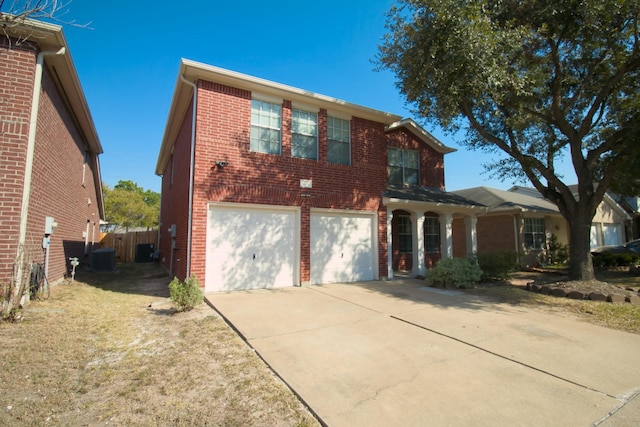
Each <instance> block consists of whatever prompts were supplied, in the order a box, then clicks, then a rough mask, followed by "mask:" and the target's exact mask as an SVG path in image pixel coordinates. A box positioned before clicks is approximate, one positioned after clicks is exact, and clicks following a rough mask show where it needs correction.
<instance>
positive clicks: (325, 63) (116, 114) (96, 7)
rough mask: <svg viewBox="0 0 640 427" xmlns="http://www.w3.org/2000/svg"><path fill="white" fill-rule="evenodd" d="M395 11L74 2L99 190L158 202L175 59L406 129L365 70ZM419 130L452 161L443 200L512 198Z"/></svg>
mask: <svg viewBox="0 0 640 427" xmlns="http://www.w3.org/2000/svg"><path fill="white" fill-rule="evenodd" d="M391 4H392V0H341V1H338V0H325V1H323V2H299V1H291V0H280V1H246V0H245V1H243V0H237V1H217V0H213V1H196V0H184V1H182V2H180V3H176V2H174V1H172V2H169V1H164V0H161V1H146V0H142V1H122V0H113V1H109V2H103V1H95V0H74V1H73V2H72V3H70V4H69V6H68V11H67V13H66V14H65V15H64V16H62V17H61V19H63V20H65V21H75V22H77V23H80V24H82V23H87V22H90V27H91V28H90V29H87V28H77V27H74V26H64V32H65V36H66V38H67V42H68V44H69V49H70V51H71V55H72V57H73V60H74V63H75V65H76V69H77V71H78V75H79V77H80V81H81V83H82V86H83V89H84V92H85V96H86V98H87V101H88V104H89V108H90V110H91V113H92V115H93V119H94V122H95V125H96V128H97V131H98V135H99V136H100V140H101V143H102V146H103V148H104V154H103V155H102V156H101V157H100V162H101V171H102V178H103V181H104V183H106V184H107V185H109V186H113V185H115V184H116V183H117V182H118V180H132V181H134V182H136V183H138V185H140V186H142V187H144V188H145V189H151V190H153V191H160V177H158V176H156V175H155V165H156V160H157V156H158V151H159V148H160V142H161V139H162V136H163V133H164V127H165V123H166V119H167V114H168V110H169V104H170V102H171V97H172V95H173V90H174V87H175V82H176V77H177V72H178V67H179V62H180V58H187V59H191V60H194V61H199V62H203V63H206V64H210V65H215V66H217V67H222V68H227V69H230V70H234V71H237V72H240V73H244V74H249V75H252V76H256V77H260V78H264V79H268V80H272V81H275V82H278V83H282V84H286V85H289V86H294V87H298V88H301V89H305V90H310V91H313V92H317V93H320V94H323V95H327V96H331V97H334V98H338V99H342V100H345V101H348V102H352V103H355V104H360V105H363V106H367V107H370V108H375V109H378V110H382V111H387V112H390V113H394V114H398V115H401V116H403V117H412V118H414V119H416V120H417V121H418V122H420V120H419V118H416V117H413V116H412V115H411V113H410V112H409V109H408V108H407V107H406V106H405V103H404V101H403V99H402V97H401V95H400V93H399V91H398V90H397V88H396V87H395V78H394V76H393V74H391V73H390V72H388V71H385V72H378V71H374V64H373V62H372V60H373V59H374V58H375V55H376V53H377V49H378V45H379V44H380V42H381V39H382V36H383V35H384V33H385V28H384V23H385V16H384V14H385V12H386V11H388V10H389V8H390V6H391ZM424 126H425V128H426V129H427V130H428V131H430V132H431V133H433V134H434V135H435V136H436V137H437V138H439V139H440V140H441V141H442V142H443V143H444V144H446V145H448V146H450V147H453V148H456V149H458V151H457V152H455V153H452V154H448V155H446V156H445V183H446V187H447V190H458V189H461V188H468V187H475V186H480V185H484V186H490V187H495V188H502V189H507V188H509V187H511V186H512V184H513V183H512V182H501V181H497V180H493V179H491V177H490V176H489V175H487V174H485V173H484V172H483V168H482V166H481V164H482V163H483V162H486V161H489V160H491V159H490V158H489V157H487V156H486V155H484V154H483V153H481V152H472V151H468V150H466V149H465V148H463V147H461V146H460V145H459V144H458V143H457V142H458V140H459V139H460V138H462V137H463V136H464V135H463V134H461V135H459V136H454V137H451V136H446V135H444V134H443V133H442V132H441V130H440V129H439V128H438V127H436V126H433V125H428V124H425V125H424Z"/></svg>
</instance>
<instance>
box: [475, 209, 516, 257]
mask: <svg viewBox="0 0 640 427" xmlns="http://www.w3.org/2000/svg"><path fill="white" fill-rule="evenodd" d="M513 223H514V218H513V216H512V215H492V216H481V217H478V223H477V225H476V227H477V233H478V252H480V253H490V252H496V251H515V250H516V237H515V230H514V225H513Z"/></svg>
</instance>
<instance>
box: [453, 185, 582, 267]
mask: <svg viewBox="0 0 640 427" xmlns="http://www.w3.org/2000/svg"><path fill="white" fill-rule="evenodd" d="M454 193H455V194H457V195H459V196H461V197H464V198H467V199H470V200H473V201H474V202H476V203H480V204H483V205H485V206H487V208H488V210H487V212H486V213H484V214H483V215H482V216H479V217H478V223H477V233H478V253H492V252H499V251H512V252H515V253H517V254H518V256H519V260H520V264H521V265H523V266H532V265H535V264H536V263H538V262H540V259H539V258H540V256H541V253H542V252H543V251H544V249H545V248H546V244H547V236H548V235H549V234H555V235H556V236H557V238H558V242H559V243H561V244H567V243H568V242H569V234H568V233H569V231H568V230H569V229H568V227H567V223H566V221H565V220H564V218H563V217H562V215H561V214H560V211H559V210H558V207H557V206H556V205H554V204H553V203H551V202H549V201H547V200H544V199H542V198H539V197H534V196H533V195H530V194H521V193H518V192H512V191H505V190H498V189H495V188H489V187H474V188H467V189H464V190H457V191H454ZM454 238H455V236H454Z"/></svg>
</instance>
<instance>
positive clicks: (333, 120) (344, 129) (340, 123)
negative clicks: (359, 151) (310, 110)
mask: <svg viewBox="0 0 640 427" xmlns="http://www.w3.org/2000/svg"><path fill="white" fill-rule="evenodd" d="M350 134H351V130H350V124H349V120H344V119H339V118H337V117H331V116H328V117H327V160H328V161H329V163H338V164H341V165H349V164H351V143H350V139H351V137H350Z"/></svg>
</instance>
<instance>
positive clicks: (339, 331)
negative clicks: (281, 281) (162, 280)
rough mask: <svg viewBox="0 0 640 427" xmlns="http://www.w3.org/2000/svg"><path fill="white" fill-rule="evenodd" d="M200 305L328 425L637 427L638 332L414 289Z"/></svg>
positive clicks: (223, 299)
mask: <svg viewBox="0 0 640 427" xmlns="http://www.w3.org/2000/svg"><path fill="white" fill-rule="evenodd" d="M206 298H207V300H208V301H209V303H210V304H211V305H213V306H214V307H215V308H216V309H217V310H218V311H219V312H220V313H221V314H222V315H223V316H224V317H225V318H226V319H227V320H228V321H229V322H230V323H232V324H233V326H234V327H235V328H236V329H237V330H238V331H239V332H240V333H241V334H242V335H243V336H244V338H245V339H246V340H247V342H248V343H249V344H250V345H251V346H252V347H253V348H255V350H256V351H257V352H258V353H259V354H260V355H261V356H262V357H263V358H264V360H265V361H266V362H267V363H268V364H269V365H271V367H272V368H273V369H274V370H275V371H276V372H277V373H278V375H280V376H281V377H282V378H283V379H284V381H286V382H287V383H288V384H289V386H290V387H291V388H293V389H294V390H295V392H296V393H298V394H299V395H300V397H301V398H302V399H303V400H304V401H305V402H306V403H307V404H308V405H309V406H310V407H311V409H312V410H313V411H314V412H315V413H316V414H317V415H318V416H319V417H320V419H321V420H322V422H324V423H326V424H327V425H330V426H365V425H366V426H373V425H380V426H382V425H384V426H389V425H402V426H425V425H429V426H444V425H446V426H462V425H464V426H467V425H485V426H488V425H491V426H496V425H509V426H514V425H518V426H541V425H544V426H554V425H557V426H568V425H570V426H590V425H603V426H607V427H612V426H637V425H640V397H639V396H638V394H639V393H640V335H635V334H629V333H624V332H618V331H614V330H610V329H606V328H602V327H598V326H594V325H591V324H588V323H585V322H581V321H578V320H576V319H574V318H571V317H568V316H564V315H562V314H557V313H556V314H551V313H547V312H544V311H540V310H532V309H528V308H523V307H517V306H509V305H504V304H496V303H491V302H488V301H486V300H484V299H481V298H477V297H473V296H468V295H465V294H463V293H460V292H455V291H438V290H434V289H428V288H424V287H423V286H422V282H421V281H418V280H413V279H406V280H394V281H391V282H366V283H356V284H353V283H352V284H332V285H322V286H311V287H302V288H285V289H278V290H255V291H244V292H232V293H218V294H207V295H206Z"/></svg>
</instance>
